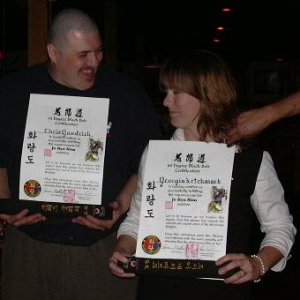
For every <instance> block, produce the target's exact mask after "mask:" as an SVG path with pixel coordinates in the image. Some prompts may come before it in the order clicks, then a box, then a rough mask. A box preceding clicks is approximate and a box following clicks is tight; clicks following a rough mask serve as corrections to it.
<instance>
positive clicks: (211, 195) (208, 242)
mask: <svg viewBox="0 0 300 300" xmlns="http://www.w3.org/2000/svg"><path fill="white" fill-rule="evenodd" d="M234 154H235V147H230V148H229V147H227V145H225V144H217V143H204V142H188V141H185V142H182V141H150V143H149V149H148V155H147V159H146V165H145V176H144V186H143V192H142V205H141V215H140V227H139V234H138V242H137V250H136V256H137V257H141V258H153V259H197V260H216V259H218V258H219V257H221V256H223V255H225V253H226V242H227V227H228V208H229V198H230V197H229V196H230V186H231V176H232V169H233V161H234Z"/></svg>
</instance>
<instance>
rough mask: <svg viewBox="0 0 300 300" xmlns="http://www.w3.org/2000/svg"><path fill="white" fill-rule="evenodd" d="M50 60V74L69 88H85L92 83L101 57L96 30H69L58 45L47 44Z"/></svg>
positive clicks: (100, 44)
mask: <svg viewBox="0 0 300 300" xmlns="http://www.w3.org/2000/svg"><path fill="white" fill-rule="evenodd" d="M48 53H49V57H50V60H51V62H52V64H51V65H52V68H51V70H50V74H51V76H52V78H53V79H54V80H55V81H57V82H58V83H60V84H62V85H65V86H67V87H69V88H73V89H78V90H87V89H89V88H91V87H92V86H93V85H94V82H95V78H96V73H97V70H98V67H99V65H100V63H101V61H102V59H103V49H102V40H101V38H100V35H99V34H98V32H91V33H85V32H81V31H70V32H69V33H68V34H67V36H66V41H65V42H63V43H60V45H59V46H54V45H51V44H50V45H48Z"/></svg>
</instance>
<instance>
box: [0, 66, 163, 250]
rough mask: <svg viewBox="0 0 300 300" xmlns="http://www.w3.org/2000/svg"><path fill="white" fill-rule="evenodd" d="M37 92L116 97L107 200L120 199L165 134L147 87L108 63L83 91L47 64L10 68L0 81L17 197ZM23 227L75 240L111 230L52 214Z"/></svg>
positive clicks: (0, 144) (57, 239)
mask: <svg viewBox="0 0 300 300" xmlns="http://www.w3.org/2000/svg"><path fill="white" fill-rule="evenodd" d="M31 93H37V94H53V95H70V96H82V97H98V98H109V99H110V104H109V117H108V124H109V126H108V127H109V131H108V134H107V141H106V152H105V162H104V174H103V189H102V204H104V205H105V204H108V203H110V202H112V201H114V200H115V198H116V196H117V195H118V193H119V192H120V190H121V189H122V187H123V186H124V185H125V183H126V182H127V180H128V178H129V176H130V175H131V174H133V173H136V172H137V169H138V164H139V159H140V156H141V154H142V152H143V149H144V147H145V146H146V144H147V143H148V141H149V139H158V138H160V129H159V123H158V119H157V116H156V114H155V111H154V108H153V106H152V104H151V102H150V101H149V99H148V97H147V95H146V94H145V92H144V91H143V89H141V87H140V86H139V85H138V84H137V83H136V82H134V81H133V80H131V79H130V78H129V77H127V76H126V75H123V74H120V73H117V72H114V71H109V70H106V69H105V68H104V67H102V68H101V69H100V70H99V71H98V74H97V79H96V83H95V85H94V86H93V87H92V88H91V89H88V90H85V91H80V90H76V89H70V88H67V87H65V86H62V85H60V84H58V83H56V82H55V81H54V80H53V79H52V78H51V77H50V76H49V74H48V71H47V65H46V64H42V65H37V66H34V67H32V68H30V69H28V70H24V71H19V72H17V73H14V74H10V75H8V76H6V77H5V78H2V79H1V81H0V99H1V102H0V106H1V109H0V167H1V168H7V170H8V179H9V185H10V189H11V193H12V197H13V199H18V198H19V175H20V159H21V153H22V144H23V138H24V130H25V123H26V116H27V109H28V103H29V97H30V94H31ZM83 101H84V100H83ZM20 229H21V230H22V231H23V232H25V233H27V234H29V235H30V236H32V237H33V238H35V239H38V240H41V241H46V242H53V243H61V244H73V245H90V244H92V243H94V242H96V241H97V240H99V239H101V238H103V237H105V236H106V235H108V234H109V233H110V231H105V232H103V231H99V230H94V229H90V228H87V227H85V226H82V225H78V224H73V223H72V222H71V220H69V219H68V220H66V219H48V220H47V221H46V222H42V223H38V224H34V225H25V226H21V227H20Z"/></svg>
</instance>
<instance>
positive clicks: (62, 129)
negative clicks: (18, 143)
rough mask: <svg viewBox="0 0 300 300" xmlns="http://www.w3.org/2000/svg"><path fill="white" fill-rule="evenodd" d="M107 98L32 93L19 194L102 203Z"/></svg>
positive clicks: (25, 133)
mask: <svg viewBox="0 0 300 300" xmlns="http://www.w3.org/2000/svg"><path fill="white" fill-rule="evenodd" d="M108 108H109V99H106V98H88V97H76V96H58V95H42V94H31V95H30V102H29V107H28V113H27V121H26V129H25V132H24V142H23V150H22V159H21V170H20V191H19V192H20V193H19V194H20V195H19V196H20V199H23V200H35V201H48V202H61V203H78V204H98V205H100V204H101V197H102V179H103V167H104V156H105V146H106V134H107V119H108Z"/></svg>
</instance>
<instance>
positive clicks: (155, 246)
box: [142, 235, 161, 254]
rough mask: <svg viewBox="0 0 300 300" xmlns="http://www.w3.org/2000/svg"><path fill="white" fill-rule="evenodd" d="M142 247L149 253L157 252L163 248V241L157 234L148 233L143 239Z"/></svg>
mask: <svg viewBox="0 0 300 300" xmlns="http://www.w3.org/2000/svg"><path fill="white" fill-rule="evenodd" d="M142 248H143V250H144V252H145V253H147V254H155V253H157V252H158V251H159V250H160V248H161V241H160V239H159V238H158V237H157V236H155V235H148V236H146V237H145V238H144V239H143V242H142Z"/></svg>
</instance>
